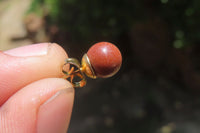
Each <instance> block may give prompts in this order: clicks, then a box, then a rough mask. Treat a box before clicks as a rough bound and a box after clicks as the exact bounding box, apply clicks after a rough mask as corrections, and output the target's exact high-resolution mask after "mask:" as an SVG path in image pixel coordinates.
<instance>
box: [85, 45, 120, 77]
mask: <svg viewBox="0 0 200 133" xmlns="http://www.w3.org/2000/svg"><path fill="white" fill-rule="evenodd" d="M87 56H88V58H89V60H90V63H91V65H92V67H93V69H94V72H95V74H96V76H97V77H103V78H106V77H110V76H113V75H114V74H115V73H116V72H118V70H119V69H120V66H121V63H122V55H121V53H120V51H119V49H118V48H117V47H116V46H115V45H113V44H112V43H109V42H99V43H96V44H94V45H93V46H92V47H91V48H90V49H89V50H88V52H87Z"/></svg>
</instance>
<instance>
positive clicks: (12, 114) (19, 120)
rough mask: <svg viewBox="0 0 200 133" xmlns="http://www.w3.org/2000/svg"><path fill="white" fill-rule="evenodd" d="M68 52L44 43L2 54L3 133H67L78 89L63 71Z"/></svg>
mask: <svg viewBox="0 0 200 133" xmlns="http://www.w3.org/2000/svg"><path fill="white" fill-rule="evenodd" d="M66 58H67V54H66V52H65V51H64V50H63V49H62V48H61V47H60V46H59V45H57V44H50V43H43V44H37V45H30V46H26V47H21V48H18V49H13V50H9V51H6V52H2V51H1V52H0V66H1V67H0V75H1V76H0V94H1V95H0V133H27V132H28V133H36V132H38V133H44V132H48V133H55V132H56V133H65V132H66V131H67V128H68V125H69V122H70V117H71V112H72V107H73V100H74V89H73V87H72V85H71V83H69V82H68V81H67V80H64V79H62V78H59V77H62V76H63V74H62V72H61V69H62V65H63V64H64V60H65V59H66Z"/></svg>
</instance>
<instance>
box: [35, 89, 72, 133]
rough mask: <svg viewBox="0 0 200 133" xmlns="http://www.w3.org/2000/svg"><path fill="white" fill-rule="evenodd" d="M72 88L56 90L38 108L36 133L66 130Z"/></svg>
mask: <svg viewBox="0 0 200 133" xmlns="http://www.w3.org/2000/svg"><path fill="white" fill-rule="evenodd" d="M73 97H74V93H73V88H67V89H63V90H60V91H58V92H57V93H55V94H54V95H53V96H52V97H51V98H49V99H48V100H47V101H46V102H45V103H44V104H42V105H41V106H40V108H39V112H38V123H37V132H38V133H62V132H63V133H64V132H66V131H67V128H68V125H69V121H70V118H71V112H72V106H73Z"/></svg>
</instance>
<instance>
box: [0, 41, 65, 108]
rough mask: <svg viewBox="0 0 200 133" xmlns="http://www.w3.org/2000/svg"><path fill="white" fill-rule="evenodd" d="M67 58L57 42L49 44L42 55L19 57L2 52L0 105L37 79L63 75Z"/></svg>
mask: <svg viewBox="0 0 200 133" xmlns="http://www.w3.org/2000/svg"><path fill="white" fill-rule="evenodd" d="M27 49H28V48H26V50H27ZM66 58H68V57H67V54H66V52H65V51H64V50H63V48H61V47H60V46H59V45H57V44H55V43H54V44H50V45H49V48H48V51H47V54H46V55H40V56H27V57H25V56H24V57H17V56H11V55H8V54H5V53H3V52H0V94H1V95H0V106H1V105H2V104H3V103H4V102H5V101H6V100H7V99H8V98H9V97H10V96H11V95H13V94H14V93H15V92H17V91H18V90H19V89H20V88H22V87H24V86H26V85H28V84H30V83H32V82H34V81H36V80H39V79H43V78H48V77H61V76H62V75H63V74H62V65H63V64H64V60H65V59H66Z"/></svg>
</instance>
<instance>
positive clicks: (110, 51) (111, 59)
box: [62, 42, 122, 87]
mask: <svg viewBox="0 0 200 133" xmlns="http://www.w3.org/2000/svg"><path fill="white" fill-rule="evenodd" d="M67 64H70V70H69V71H66V70H65V69H64V68H65V66H66V65H67ZM121 64H122V55H121V52H120V51H119V49H118V48H117V47H116V46H115V45H114V44H112V43H109V42H99V43H96V44H94V45H93V46H92V47H91V48H90V49H89V50H88V52H87V53H86V54H84V55H83V58H82V61H81V64H80V63H79V61H78V60H77V59H75V58H68V59H66V60H65V64H64V65H63V70H62V71H63V73H64V74H65V76H64V77H63V78H65V79H68V78H69V80H70V82H71V83H72V85H73V86H74V87H83V86H85V85H86V78H85V75H87V76H88V77H90V78H93V79H95V78H98V77H99V78H107V77H111V76H113V75H114V74H116V73H117V72H118V71H119V69H120V67H121ZM84 74H85V75H84ZM75 77H76V78H79V80H78V81H74V78H75Z"/></svg>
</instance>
